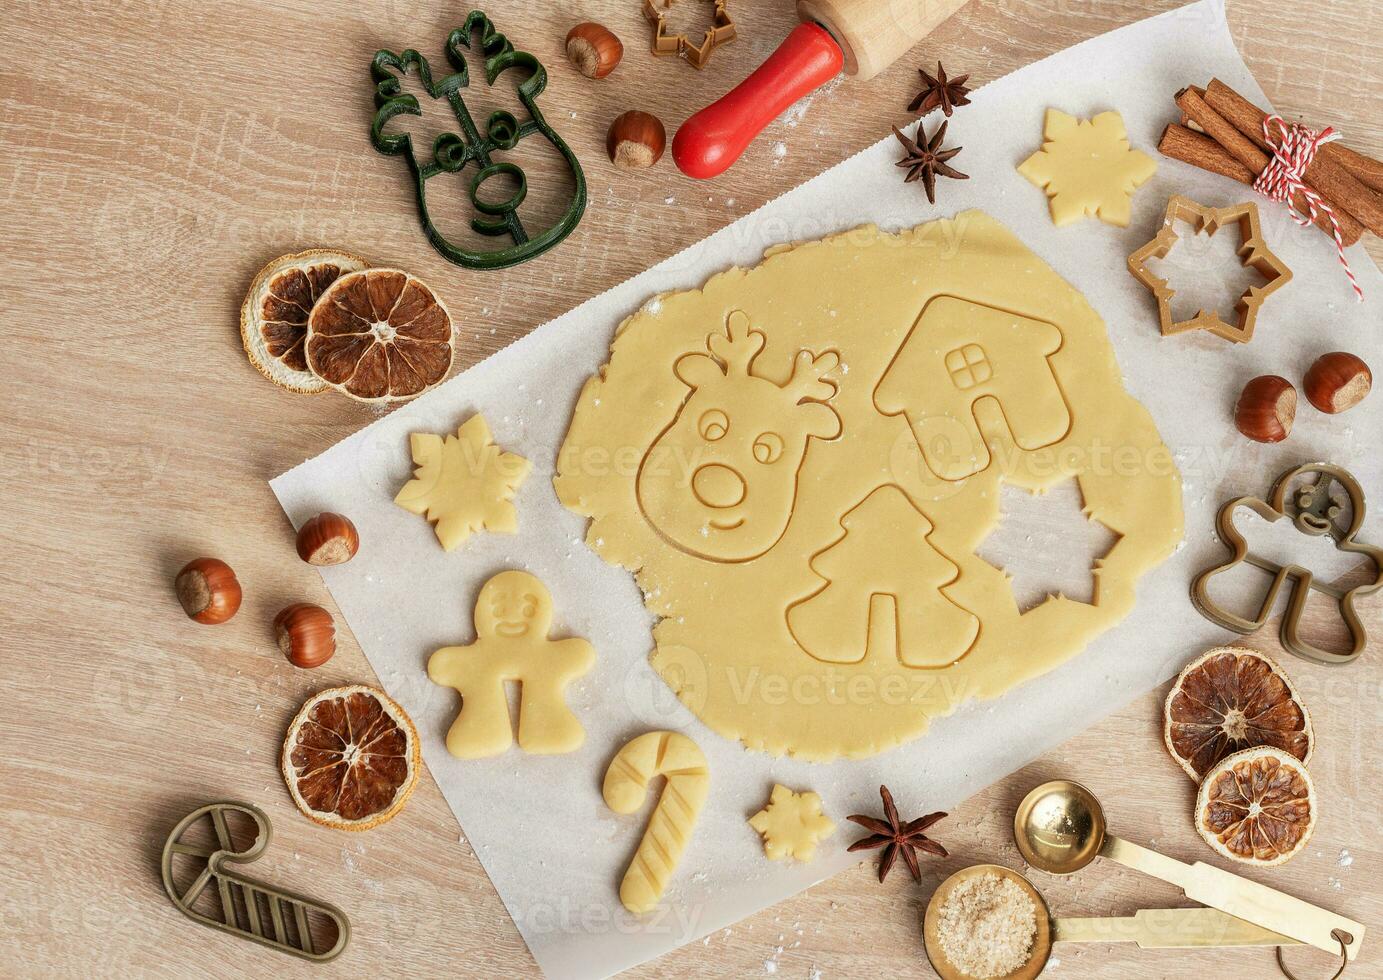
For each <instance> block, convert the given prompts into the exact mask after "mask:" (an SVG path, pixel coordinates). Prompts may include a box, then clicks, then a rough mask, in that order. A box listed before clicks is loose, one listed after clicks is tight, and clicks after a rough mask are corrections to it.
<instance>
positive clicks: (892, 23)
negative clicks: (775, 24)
mask: <svg viewBox="0 0 1383 980" xmlns="http://www.w3.org/2000/svg"><path fill="white" fill-rule="evenodd" d="M964 3H965V0H797V15H798V17H800V18H801V19H802V23H801V24H799V25H798V26H797V27H796V28H794V29H793V31H792V33H791V34H789V35H788V38H787V40H786V41H784V42H783V43H782V44H781V45H780V46H779V48H778V50H777V51H775V52H773V54H771V55H769V57H768V60H767V61H765V62H764V63H763V64H762V65H760V66H759V68H758V69H757V70H756V71H755V72H754V73H753V74H752V75H750V76H749V77H748V78H746V79H745V80H744V81H743V82H741V83H740V84H739V85H738V86H737V87H735V88H734V89H732V90H731V91H730V92H729V93H727V94H726V95H725V96H724V97H723V98H721V99H720V100H719V101H718V102H714V103H712V104H711V105H709V106H707V107H706V108H704V109H702V110H701V111H700V112H698V113H696V114H695V115H693V116H692V117H691V118H690V119H688V120H687V121H686V122H684V123H683V124H682V125H681V127H680V128H679V129H678V130H677V135H676V136H675V137H673V140H672V158H673V159H674V160H676V161H677V166H678V167H679V168H680V169H681V171H682V172H683V173H684V174H686V175H687V176H689V177H698V178H706V177H714V176H716V175H717V174H719V173H723V172H724V171H725V170H726V168H728V167H729V166H730V164H732V163H734V162H735V161H736V160H737V159H738V158H739V155H740V154H741V153H743V152H744V149H745V147H747V146H748V145H749V144H750V142H752V141H753V139H754V137H755V136H758V135H759V133H760V132H762V131H763V128H764V127H765V126H767V125H768V124H769V123H770V122H772V121H773V120H774V119H776V118H777V117H778V116H779V115H780V114H781V113H782V112H783V110H784V109H786V108H787V107H788V106H790V105H792V104H793V103H794V102H796V101H797V100H798V99H800V98H802V97H803V96H804V95H806V94H808V93H809V92H812V91H814V90H815V89H817V88H819V87H820V86H822V85H824V84H825V83H826V82H828V81H830V80H831V79H832V78H834V77H835V76H836V75H838V74H840V72H841V70H842V69H844V71H845V74H847V75H849V76H851V77H854V78H858V79H861V80H867V79H870V78H873V77H874V76H875V75H877V74H879V72H881V71H883V70H884V69H885V68H887V67H888V66H889V65H891V64H893V62H895V61H897V60H898V59H899V58H901V57H902V56H903V55H904V54H905V53H906V52H907V51H908V50H909V49H910V48H911V47H912V46H913V45H914V44H916V43H917V42H918V41H920V40H922V38H924V37H926V36H927V35H928V34H930V33H931V32H932V31H933V30H934V29H935V28H936V26H937V25H938V24H940V23H941V22H942V21H943V20H945V19H946V18H947V17H950V16H951V15H952V14H953V13H955V12H956V11H957V10H959V9H960V7H961V6H962V5H963V4H964Z"/></svg>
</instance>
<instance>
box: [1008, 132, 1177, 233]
mask: <svg viewBox="0 0 1383 980" xmlns="http://www.w3.org/2000/svg"><path fill="white" fill-rule="evenodd" d="M1043 137H1044V138H1045V140H1046V142H1045V143H1043V144H1042V149H1040V150H1038V151H1037V152H1036V153H1034V154H1033V155H1032V156H1030V157H1028V158H1027V159H1026V160H1024V161H1023V162H1022V163H1021V164H1020V165H1019V167H1018V172H1019V173H1020V174H1022V175H1023V176H1024V177H1026V178H1028V180H1030V181H1032V182H1033V183H1034V184H1036V185H1037V186H1038V187H1040V188H1042V189H1043V190H1044V191H1046V192H1047V196H1048V197H1049V198H1051V209H1052V223H1053V224H1055V225H1069V224H1071V223H1072V222H1076V221H1079V220H1081V219H1082V218H1086V217H1089V216H1091V215H1093V216H1094V217H1097V218H1099V219H1100V220H1101V221H1104V222H1106V223H1108V224H1111V225H1118V226H1119V227H1120V228H1126V227H1128V222H1129V213H1130V208H1131V203H1130V197H1131V195H1132V194H1133V192H1134V190H1135V189H1136V188H1137V187H1138V186H1140V185H1141V184H1143V183H1144V182H1146V181H1147V180H1148V178H1150V177H1151V176H1152V175H1153V174H1154V173H1155V172H1156V171H1157V163H1156V161H1154V160H1153V158H1152V157H1150V156H1148V155H1147V154H1146V153H1140V152H1139V151H1137V150H1134V149H1131V148H1130V147H1129V145H1128V133H1127V132H1126V131H1125V130H1124V120H1123V118H1122V117H1121V116H1120V115H1119V114H1118V113H1117V112H1102V113H1100V114H1099V115H1097V116H1096V117H1095V118H1093V119H1088V120H1087V119H1077V118H1076V117H1075V116H1068V115H1067V114H1066V113H1064V112H1061V111H1059V110H1057V109H1048V110H1047V121H1046V125H1045V127H1044V131H1043Z"/></svg>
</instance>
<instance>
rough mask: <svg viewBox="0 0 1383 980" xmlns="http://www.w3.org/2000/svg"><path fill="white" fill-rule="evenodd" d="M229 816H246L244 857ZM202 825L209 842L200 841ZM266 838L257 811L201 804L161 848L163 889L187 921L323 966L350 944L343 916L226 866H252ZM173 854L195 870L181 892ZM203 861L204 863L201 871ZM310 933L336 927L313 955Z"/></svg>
mask: <svg viewBox="0 0 1383 980" xmlns="http://www.w3.org/2000/svg"><path fill="white" fill-rule="evenodd" d="M231 814H238V815H240V816H241V817H248V818H249V820H250V821H251V822H252V823H253V824H254V829H255V837H254V841H253V842H252V843H251V844H250V845H249V847H248V848H246V849H244V850H238V849H237V847H236V843H235V841H234V840H233V839H232V836H231V830H230V825H229V823H228V822H227V819H226V818H227V817H228V816H230V815H231ZM199 824H200V825H201V826H200V827H199V826H198V825H199ZM208 824H209V825H210V830H211V836H212V837H213V838H214V843H209V842H207V839H206V838H207V835H206V833H205V831H206V830H207V825H208ZM272 836H273V829H272V827H271V826H270V824H269V818H268V817H267V816H265V814H264V811H263V810H261V809H260V808H259V807H257V806H253V805H251V804H249V803H208V804H207V805H206V806H204V807H199V808H198V809H196V810H193V811H192V812H191V813H189V814H188V815H187V816H185V817H183V818H182V819H181V820H179V821H178V825H177V826H176V827H174V828H173V830H172V832H171V833H170V834H169V835H168V839H167V840H166V841H165V842H164V844H163V858H162V860H161V862H160V864H161V867H162V872H163V889H164V891H166V892H167V893H168V897H169V898H170V899H172V900H173V904H174V905H175V906H177V908H178V911H179V912H181V913H182V914H183V915H185V916H187V917H188V918H189V919H192V920H193V921H194V922H200V923H201V924H202V925H204V926H210V927H211V928H213V929H220V930H221V931H222V932H228V933H230V934H231V935H232V936H239V937H240V938H241V939H248V940H250V941H251V942H255V943H259V944H260V945H261V946H268V947H269V948H270V949H277V950H279V951H280V952H283V953H291V954H292V955H293V956H297V957H301V958H302V959H305V960H313V961H315V962H318V963H325V962H326V961H327V960H333V959H335V958H336V957H338V956H340V955H341V952H342V951H343V950H344V949H345V948H346V944H347V943H349V942H350V938H351V924H350V920H348V919H347V918H346V914H345V913H344V912H342V911H341V910H340V909H338V908H337V907H336V906H335V905H331V904H329V903H327V902H321V901H318V900H317V899H315V898H308V897H307V896H306V895H299V894H297V893H295V892H290V891H285V890H284V889H281V888H274V887H273V886H271V885H265V884H261V883H260V882H258V881H255V880H254V879H252V878H247V877H245V876H244V875H242V874H240V872H239V871H238V870H234V869H232V868H229V867H227V865H238V864H249V863H251V862H252V861H256V860H258V859H259V858H260V856H261V855H263V854H264V851H265V850H266V849H267V848H268V847H269V840H270V838H271V837H272ZM180 855H181V856H184V857H186V858H188V859H190V860H191V861H193V862H198V863H199V866H198V867H197V869H196V875H195V876H194V877H193V878H192V880H191V882H190V883H189V884H187V885H185V886H184V885H180V884H178V883H176V882H175V881H174V874H175V872H174V867H173V862H174V859H175V858H177V857H178V856H180ZM202 861H205V864H200V862H202ZM208 891H210V892H211V900H210V901H208V899H207V892H208ZM199 900H200V902H201V907H199V905H198V902H199ZM213 910H215V911H219V916H218V915H215V914H211V913H212V911H213ZM314 926H316V927H317V930H318V934H319V935H320V934H321V933H322V932H323V931H325V930H324V929H323V928H322V927H323V926H331V927H334V928H335V935H336V938H335V940H334V941H333V942H332V944H331V946H330V947H328V948H326V949H323V950H321V951H319V950H318V949H317V940H316V939H315V938H314V937H313V928H314Z"/></svg>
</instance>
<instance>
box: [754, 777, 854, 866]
mask: <svg viewBox="0 0 1383 980" xmlns="http://www.w3.org/2000/svg"><path fill="white" fill-rule="evenodd" d="M749 826H751V827H753V828H754V829H755V830H757V831H758V832H759V833H760V834H762V835H763V838H764V855H765V856H766V857H767V858H768V859H769V860H770V861H781V860H783V859H784V858H796V859H797V860H798V861H810V860H811V859H812V858H814V857H816V845H817V843H819V842H820V841H823V840H825V839H826V838H827V837H830V836H831V832H832V831H833V830H835V829H836V825H835V823H834V822H833V821H832V820H831V819H830V818H829V817H827V816H826V815H825V814H824V813H822V812H821V797H820V796H817V795H816V794H815V793H794V792H793V791H792V790H790V789H788V788H787V787H786V786H780V785H778V784H776V783H775V784H774V786H773V795H772V797H771V798H770V799H769V802H768V806H766V807H764V808H763V809H762V810H760V811H759V812H758V813H756V814H754V815H753V816H752V817H750V818H749Z"/></svg>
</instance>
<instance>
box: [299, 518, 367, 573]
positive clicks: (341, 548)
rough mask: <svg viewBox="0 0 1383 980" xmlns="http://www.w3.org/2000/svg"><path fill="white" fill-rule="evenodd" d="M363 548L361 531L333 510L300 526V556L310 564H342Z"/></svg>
mask: <svg viewBox="0 0 1383 980" xmlns="http://www.w3.org/2000/svg"><path fill="white" fill-rule="evenodd" d="M359 550H360V534H359V533H358V532H357V531H356V529H355V525H354V524H352V523H351V522H350V519H349V518H346V517H343V516H341V515H340V514H333V513H332V512H331V511H326V512H324V513H321V514H318V515H317V516H316V517H314V518H312V519H311V520H310V521H308V522H307V523H306V524H304V525H303V526H302V527H300V528H298V557H299V558H301V559H302V560H303V561H305V562H307V563H308V564H309V565H342V564H345V563H346V562H348V561H350V560H351V559H352V558H354V557H355V553H356V552H357V551H359Z"/></svg>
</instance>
